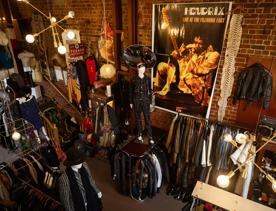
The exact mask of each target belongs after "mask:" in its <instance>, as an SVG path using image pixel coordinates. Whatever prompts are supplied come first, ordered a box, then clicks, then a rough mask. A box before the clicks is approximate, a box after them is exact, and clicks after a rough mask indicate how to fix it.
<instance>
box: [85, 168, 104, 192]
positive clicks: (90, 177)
mask: <svg viewBox="0 0 276 211" xmlns="http://www.w3.org/2000/svg"><path fill="white" fill-rule="evenodd" d="M83 167H84V168H85V170H86V171H87V173H88V175H89V181H90V184H91V185H92V187H93V188H94V190H95V191H96V193H97V194H98V193H99V192H101V191H100V190H99V189H98V187H97V185H96V182H95V180H94V179H93V177H92V175H91V172H90V169H89V168H88V165H87V163H83Z"/></svg>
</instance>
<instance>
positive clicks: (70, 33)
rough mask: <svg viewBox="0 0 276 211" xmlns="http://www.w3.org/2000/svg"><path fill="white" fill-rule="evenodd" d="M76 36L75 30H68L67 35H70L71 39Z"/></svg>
mask: <svg viewBox="0 0 276 211" xmlns="http://www.w3.org/2000/svg"><path fill="white" fill-rule="evenodd" d="M75 36H76V34H75V32H73V31H68V32H67V37H68V39H69V40H72V39H74V38H75Z"/></svg>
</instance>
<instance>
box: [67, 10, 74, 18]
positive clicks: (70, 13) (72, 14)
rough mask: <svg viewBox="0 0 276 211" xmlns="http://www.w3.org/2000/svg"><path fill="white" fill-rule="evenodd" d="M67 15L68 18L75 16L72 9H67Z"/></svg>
mask: <svg viewBox="0 0 276 211" xmlns="http://www.w3.org/2000/svg"><path fill="white" fill-rule="evenodd" d="M67 16H68V17H69V18H74V17H75V12H74V11H69V12H68V15H67Z"/></svg>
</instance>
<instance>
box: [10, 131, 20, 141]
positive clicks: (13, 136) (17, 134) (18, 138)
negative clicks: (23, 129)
mask: <svg viewBox="0 0 276 211" xmlns="http://www.w3.org/2000/svg"><path fill="white" fill-rule="evenodd" d="M20 138H21V134H20V133H19V132H17V131H16V130H14V132H13V133H12V140H14V141H19V140H20Z"/></svg>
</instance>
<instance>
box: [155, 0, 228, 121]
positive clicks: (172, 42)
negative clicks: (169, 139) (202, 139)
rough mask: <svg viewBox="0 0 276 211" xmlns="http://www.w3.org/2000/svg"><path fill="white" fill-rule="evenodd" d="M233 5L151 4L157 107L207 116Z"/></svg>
mask: <svg viewBox="0 0 276 211" xmlns="http://www.w3.org/2000/svg"><path fill="white" fill-rule="evenodd" d="M231 6H232V5H231V3H229V2H228V3H189V4H187V3H177V4H154V5H153V43H152V50H153V51H154V52H155V54H156V56H157V63H156V65H155V67H154V68H153V73H152V77H153V78H152V81H153V89H154V92H155V105H156V106H157V107H161V108H165V109H169V110H173V111H176V109H178V108H180V109H181V110H182V111H183V112H184V113H189V114H192V115H200V116H202V117H206V116H207V117H208V114H207V113H208V112H207V110H208V107H210V105H211V99H212V97H211V96H212V93H213V86H214V83H215V79H216V75H217V68H218V65H219V60H220V56H221V51H222V46H223V40H224V36H225V31H226V28H227V25H228V22H229V20H228V19H229V14H230V11H231Z"/></svg>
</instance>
